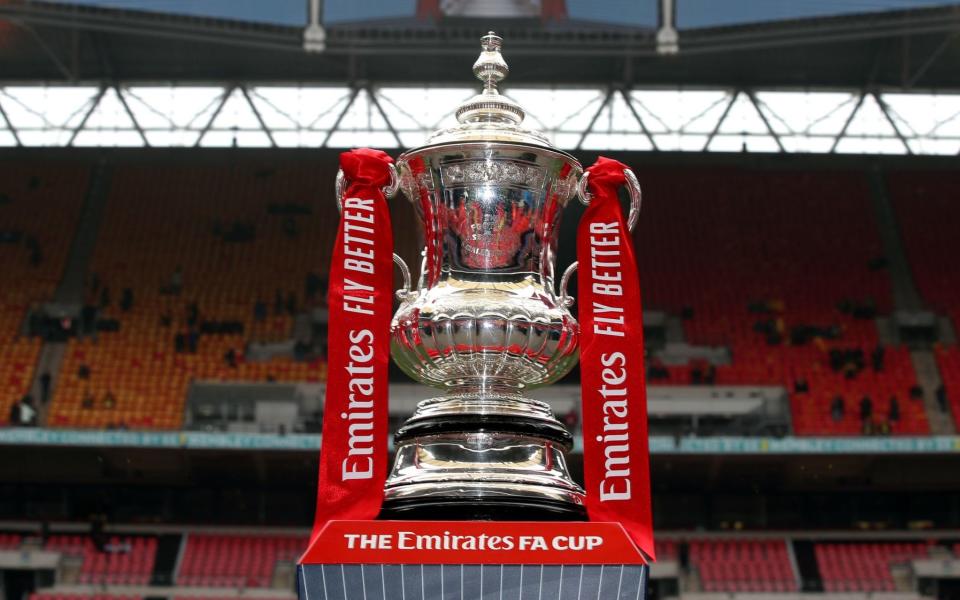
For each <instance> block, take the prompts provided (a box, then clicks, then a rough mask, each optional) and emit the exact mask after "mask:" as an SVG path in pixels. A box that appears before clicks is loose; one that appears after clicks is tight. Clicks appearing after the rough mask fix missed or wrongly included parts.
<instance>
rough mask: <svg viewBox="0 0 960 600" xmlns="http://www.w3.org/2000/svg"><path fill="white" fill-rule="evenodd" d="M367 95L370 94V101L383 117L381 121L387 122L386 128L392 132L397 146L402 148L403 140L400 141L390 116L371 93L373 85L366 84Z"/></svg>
mask: <svg viewBox="0 0 960 600" xmlns="http://www.w3.org/2000/svg"><path fill="white" fill-rule="evenodd" d="M367 95H368V96H370V102H372V103H373V106H374V107H376V109H377V111H378V112H379V113H380V116H381V117H383V122H384V123H386V124H387V129H389V130H390V133H391V134H393V139H395V140H397V147H398V148H403V142H402V141H400V135H399V134H398V133H397V130H396V129H395V128H394V126H393V123H391V122H390V117H388V116H387V113H385V112H384V111H383V107H382V106H380V101H379V100H378V99H377V95H376V94H374V93H373V86H367Z"/></svg>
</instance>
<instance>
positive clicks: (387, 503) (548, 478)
mask: <svg viewBox="0 0 960 600" xmlns="http://www.w3.org/2000/svg"><path fill="white" fill-rule="evenodd" d="M461 427H462V422H461ZM477 429H478V430H474V431H462V430H461V431H457V432H448V433H434V434H423V435H417V436H415V437H413V436H410V435H408V436H407V437H402V438H401V437H400V436H399V435H398V439H397V455H396V460H395V462H394V467H393V471H392V472H391V474H390V477H389V478H388V479H387V485H386V490H385V495H384V508H383V512H382V514H381V518H384V519H387V518H389V519H401V520H407V519H419V520H435V519H448V520H452V519H479V520H497V521H516V520H527V521H537V520H544V521H557V520H564V521H576V520H582V519H584V518H585V510H584V491H583V488H581V487H580V486H579V485H577V484H576V482H574V481H573V480H572V479H571V478H570V474H569V471H568V470H567V465H566V458H565V456H564V452H565V451H566V449H567V448H568V445H567V444H564V443H558V442H557V441H556V440H554V439H549V438H548V437H538V436H535V435H533V434H531V433H529V432H522V433H519V432H511V431H496V430H495V431H484V430H483V429H482V428H481V427H477Z"/></svg>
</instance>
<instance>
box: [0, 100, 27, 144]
mask: <svg viewBox="0 0 960 600" xmlns="http://www.w3.org/2000/svg"><path fill="white" fill-rule="evenodd" d="M0 118H3V120H4V122H5V123H6V124H7V129H9V130H10V134H11V135H13V139H14V141H16V142H17V146H23V142H21V141H20V136H19V135H18V134H17V129H16V127H14V126H13V123H11V122H10V117H8V116H7V111H5V110H3V102H0Z"/></svg>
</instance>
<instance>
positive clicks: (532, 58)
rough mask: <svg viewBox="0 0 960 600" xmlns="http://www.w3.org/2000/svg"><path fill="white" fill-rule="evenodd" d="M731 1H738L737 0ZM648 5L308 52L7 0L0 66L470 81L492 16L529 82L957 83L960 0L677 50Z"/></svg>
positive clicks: (8, 71)
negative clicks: (613, 17) (614, 16)
mask: <svg viewBox="0 0 960 600" xmlns="http://www.w3.org/2000/svg"><path fill="white" fill-rule="evenodd" d="M88 1H92V0H88ZM297 1H300V0H297ZM302 1H303V2H304V3H305V0H302ZM679 2H680V9H684V7H685V6H687V4H685V2H692V0H679ZM287 3H288V2H287ZM287 3H283V4H287ZM408 3H409V2H408ZM110 4H111V5H112V6H116V5H120V6H123V5H126V6H130V5H138V4H141V5H146V4H149V3H144V2H143V0H141V1H140V2H138V3H132V2H126V3H124V2H119V1H117V0H113V1H112V2H111V3H110ZM173 4H174V5H176V3H173ZM241 4H249V3H241ZM693 4H695V3H693ZM700 4H703V3H702V2H700ZM755 4H756V3H755ZM777 4H778V5H783V3H777ZM821 4H823V3H821ZM848 4H849V3H848ZM868 4H869V3H868ZM912 4H913V5H920V4H928V2H927V0H922V1H918V2H913V3H912ZM733 5H740V6H741V8H740V11H741V12H743V8H742V5H743V2H735V3H733ZM733 5H732V6H733ZM861 5H863V4H862V3H861ZM878 5H880V6H902V5H903V2H902V1H900V0H886V2H885V3H880V4H878ZM238 6H239V5H238ZM679 12H680V13H681V14H683V13H682V10H681V11H679ZM715 12H718V11H715ZM728 12H730V11H725V13H724V14H727V13H728ZM733 12H734V13H735V12H736V11H733ZM767 12H769V11H767ZM641 17H642V18H641ZM641 17H638V20H636V22H635V23H632V24H630V25H628V26H625V25H615V24H609V23H606V24H604V23H597V22H595V21H587V20H584V19H582V18H579V16H578V14H575V13H574V11H572V10H571V13H570V16H569V18H567V19H563V20H556V21H549V22H542V21H541V20H540V19H476V18H457V17H451V18H444V19H440V20H439V21H436V22H435V21H434V20H430V19H423V18H417V17H416V16H394V17H391V18H385V19H380V20H374V21H370V20H367V21H361V22H343V21H338V22H336V23H328V24H327V32H326V33H327V48H326V50H325V51H324V52H321V53H307V52H305V51H304V50H303V34H304V27H303V26H299V25H290V24H277V23H264V22H252V21H240V20H227V19H223V18H214V17H203V16H196V15H175V14H161V13H157V12H151V11H145V10H129V9H120V8H104V7H102V6H90V5H86V4H85V5H77V4H58V3H53V2H27V1H25V0H0V79H2V80H6V81H33V82H36V81H64V82H76V81H102V80H109V81H114V80H122V81H177V82H185V81H193V82H210V81H221V82H227V81H241V82H276V81H297V82H327V83H345V82H348V83H349V82H356V81H373V82H377V83H418V84H419V83H424V82H432V83H459V84H467V83H468V82H469V81H470V73H469V70H468V69H465V68H464V64H465V63H468V62H472V60H473V58H474V57H475V55H476V47H477V39H478V37H479V36H480V35H481V34H482V33H483V32H485V31H486V30H488V29H496V30H497V31H498V32H499V33H501V34H502V35H503V36H504V37H505V39H506V45H505V52H506V53H507V56H508V58H509V60H510V65H511V70H512V71H513V72H514V80H515V81H516V82H523V83H525V84H547V83H549V84H558V85H576V84H603V85H610V84H615V85H623V86H626V87H631V86H634V85H647V86H650V85H670V86H685V85H713V86H738V87H745V88H751V87H752V88H761V87H767V88H770V87H782V86H801V87H824V86H826V87H837V86H839V87H860V88H863V87H874V86H878V87H882V88H890V87H896V88H915V87H923V88H937V89H960V69H958V68H957V65H960V6H957V5H956V4H953V5H948V6H939V7H925V8H917V9H912V10H892V11H879V12H869V13H861V14H853V15H850V14H847V15H834V16H820V17H808V18H793V19H781V20H771V21H766V22H760V23H747V24H734V25H729V24H722V25H719V26H698V27H694V28H689V29H681V32H680V52H679V53H678V54H673V55H671V54H667V55H663V54H659V53H658V51H657V44H656V27H652V26H650V25H646V26H645V25H643V23H644V22H645V20H644V19H646V21H649V17H643V16H642V15H641ZM4 19H6V20H5V21H4ZM690 19H692V20H691V23H694V24H696V25H704V24H705V23H709V22H708V21H703V20H702V19H701V20H700V21H696V19H693V17H690ZM728 20H729V19H728ZM718 22H719V23H726V22H727V21H723V20H721V21H718ZM682 24H683V23H682V21H681V23H680V25H682Z"/></svg>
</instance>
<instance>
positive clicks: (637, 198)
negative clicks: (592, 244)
mask: <svg viewBox="0 0 960 600" xmlns="http://www.w3.org/2000/svg"><path fill="white" fill-rule="evenodd" d="M623 176H624V177H625V178H626V180H627V192H629V193H630V213H629V214H628V215H627V229H628V230H629V231H630V232H633V228H634V227H636V226H637V221H638V220H639V219H640V205H641V204H642V203H643V190H641V189H640V182H639V181H637V176H636V175H634V173H633V170H632V169H624V170H623ZM589 177H590V172H589V171H588V172H585V173H584V174H583V176H582V177H581V178H580V181H579V182H577V198H579V199H580V203H581V204H583V205H584V206H590V200H592V199H593V194H591V193H590V192H589V191H588V190H587V182H588V181H589V179H588V178H589ZM577 266H578V264H577V261H574V262H572V263H570V266H569V267H567V270H566V271H564V272H563V277H561V278H560V305H561V306H564V307H570V306H573V303H574V298H573V296H570V295H569V294H567V285H568V284H569V283H570V277H571V276H572V275H573V274H574V272H575V271H576V270H577Z"/></svg>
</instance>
